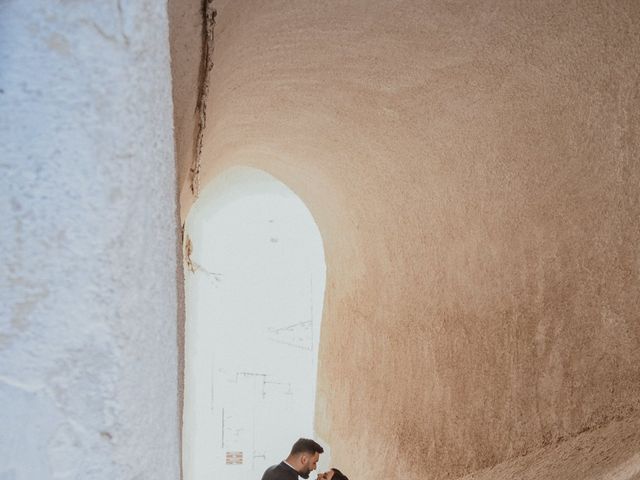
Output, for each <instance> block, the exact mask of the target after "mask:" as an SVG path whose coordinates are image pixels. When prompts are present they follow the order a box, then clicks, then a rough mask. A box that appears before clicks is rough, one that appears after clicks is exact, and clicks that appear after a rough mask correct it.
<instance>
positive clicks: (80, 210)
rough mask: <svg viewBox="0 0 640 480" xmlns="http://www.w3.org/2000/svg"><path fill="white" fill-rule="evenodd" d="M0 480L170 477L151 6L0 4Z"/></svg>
mask: <svg viewBox="0 0 640 480" xmlns="http://www.w3.org/2000/svg"><path fill="white" fill-rule="evenodd" d="M0 199H1V203H0V208H1V218H2V228H0V242H1V245H2V248H1V249H0V271H2V276H1V281H2V285H0V287H1V288H0V292H1V293H0V314H1V315H0V405H1V408H0V432H1V433H0V479H2V480H27V479H29V480H31V479H38V480H47V479H76V478H82V479H85V480H89V479H142V478H153V479H155V480H161V479H177V478H179V434H178V431H179V425H178V406H177V344H176V311H177V300H176V296H177V295H176V220H175V210H176V209H175V201H176V200H175V199H176V195H175V166H174V151H173V132H172V105H171V79H170V70H169V45H168V27H167V15H166V4H165V2H157V1H153V0H135V1H126V2H125V1H118V0H110V1H107V0H93V1H83V2H58V1H51V0H31V1H23V0H4V1H1V2H0Z"/></svg>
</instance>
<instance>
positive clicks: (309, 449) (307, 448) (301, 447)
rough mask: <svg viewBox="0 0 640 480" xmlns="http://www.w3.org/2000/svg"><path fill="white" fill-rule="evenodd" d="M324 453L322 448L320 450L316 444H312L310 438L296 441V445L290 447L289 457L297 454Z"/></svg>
mask: <svg viewBox="0 0 640 480" xmlns="http://www.w3.org/2000/svg"><path fill="white" fill-rule="evenodd" d="M303 452H304V453H316V452H317V453H324V448H322V447H321V446H320V445H319V444H318V443H316V442H314V441H313V440H311V439H310V438H299V439H298V440H296V443H294V444H293V447H291V453H290V454H289V455H295V454H297V453H303Z"/></svg>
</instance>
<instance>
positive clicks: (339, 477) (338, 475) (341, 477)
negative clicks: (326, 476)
mask: <svg viewBox="0 0 640 480" xmlns="http://www.w3.org/2000/svg"><path fill="white" fill-rule="evenodd" d="M331 470H333V478H332V479H331V480H349V479H348V478H347V476H346V475H345V474H344V473H342V472H341V471H340V470H338V469H337V468H332V469H331Z"/></svg>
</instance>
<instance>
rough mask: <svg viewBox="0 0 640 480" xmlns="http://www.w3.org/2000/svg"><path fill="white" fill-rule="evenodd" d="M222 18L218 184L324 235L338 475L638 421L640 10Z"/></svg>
mask: <svg viewBox="0 0 640 480" xmlns="http://www.w3.org/2000/svg"><path fill="white" fill-rule="evenodd" d="M216 6H217V9H218V16H217V24H216V31H215V45H216V48H215V53H214V68H213V70H212V77H211V85H212V91H211V96H210V101H209V112H208V118H209V123H208V128H207V131H206V132H205V143H204V150H203V160H202V161H203V165H202V171H201V176H202V178H201V184H202V185H204V184H205V183H206V182H207V181H208V179H210V178H212V177H213V176H215V175H216V174H217V173H218V172H220V171H221V170H222V169H224V168H226V167H228V166H231V165H238V164H241V165H250V166H254V167H257V168H262V169H264V170H266V171H268V172H269V173H271V174H272V175H274V176H276V177H278V178H279V179H281V180H282V181H283V182H285V183H286V184H287V185H288V186H290V187H291V188H292V189H293V190H294V191H296V193H298V194H299V195H300V196H301V197H302V198H303V199H304V200H305V201H306V202H307V205H308V206H309V208H310V210H311V211H312V213H313V214H314V216H315V218H316V221H317V222H318V224H319V226H320V230H321V232H322V234H323V237H324V242H325V251H326V258H327V290H326V304H325V310H324V311H325V317H324V320H323V332H322V343H321V352H320V371H319V382H320V384H319V397H318V410H317V418H316V422H317V426H318V429H319V431H320V433H321V434H322V436H323V437H324V438H327V439H328V440H329V442H330V444H331V448H332V456H333V458H334V461H335V463H336V465H338V466H339V467H340V468H343V467H344V470H345V471H346V472H347V473H348V474H349V475H353V476H354V477H355V478H364V477H366V476H373V475H375V476H381V477H389V478H416V479H417V478H421V479H422V478H427V479H437V478H445V477H447V478H451V477H456V476H462V475H465V474H468V473H470V472H473V471H477V470H480V469H483V468H486V467H490V466H492V465H496V464H500V463H502V462H506V461H508V460H509V459H514V458H516V457H519V456H522V455H526V454H528V453H532V452H543V453H541V454H540V455H542V456H544V455H547V453H548V454H549V455H551V454H552V452H551V453H549V452H550V450H544V449H545V448H547V449H548V448H551V446H554V445H560V443H558V442H561V443H562V441H569V440H573V439H577V438H579V436H580V435H586V434H587V433H589V432H592V431H596V430H598V429H601V428H602V429H603V430H602V431H603V432H604V433H603V434H602V435H600V437H598V436H597V435H595V436H594V437H592V438H594V440H593V441H594V442H595V441H598V442H601V444H602V445H604V444H606V442H608V441H609V440H611V439H610V438H609V437H607V435H613V436H615V435H616V432H617V430H616V429H611V428H609V427H608V426H609V425H611V422H612V421H614V420H615V421H618V422H623V423H624V422H625V421H627V420H628V421H629V422H632V421H635V420H633V418H634V417H635V416H636V415H637V413H638V407H639V406H640V403H639V402H640V321H639V318H638V316H639V313H638V312H640V278H639V277H640V253H639V251H638V243H639V241H640V189H639V187H638V185H640V161H639V160H638V159H639V155H640V128H639V125H640V80H639V79H640V64H639V63H638V61H637V59H638V58H640V3H638V2H636V1H617V2H596V1H585V2H555V1H554V2H547V1H532V2H515V1H514V2H511V1H509V2H505V1H490V0H487V1H481V2H472V1H457V2H450V1H427V2H425V1H418V0H415V1H411V0H408V1H402V2H372V1H370V0H360V1H350V2H338V1H315V2H282V1H270V2H264V1H257V0H256V1H242V2H226V1H219V2H216ZM187 168H188V164H186V163H183V164H182V165H181V169H182V170H183V171H186V169H187ZM183 199H184V195H183ZM188 206H189V205H188V202H183V204H182V208H183V211H186V210H188ZM607 428H608V430H607ZM607 432H608V433H607ZM631 435H638V434H637V433H632V434H631ZM598 438H600V440H597V439H598ZM634 438H635V440H633V441H631V440H629V442H627V444H628V445H636V444H637V443H634V442H635V441H636V440H637V437H634ZM602 442H603V443H602ZM541 449H542V450H541ZM545 451H546V452H547V453H544V452H545ZM627 453H628V454H629V452H627ZM586 457H588V456H585V457H581V458H580V459H576V458H575V457H574V458H573V459H571V458H565V460H566V462H574V464H576V465H577V463H580V462H582V463H581V467H580V468H579V469H577V470H572V469H571V468H567V469H566V470H555V471H552V469H551V466H550V463H546V464H544V462H543V463H539V462H538V463H536V465H537V467H535V468H538V467H539V468H541V469H542V470H540V471H541V472H542V473H541V474H540V475H539V477H538V478H565V479H566V478H576V479H577V478H584V477H581V476H580V472H583V471H585V469H586V470H587V471H589V470H593V471H596V470H595V469H596V466H595V465H591V467H593V468H591V467H590V466H589V464H588V463H586V464H585V463H584V462H589V461H594V462H596V461H597V459H596V458H595V457H594V458H593V459H591V458H586ZM530 458H533V457H530ZM534 460H535V459H534ZM627 460H628V459H626V460H624V461H627ZM621 461H622V460H621ZM543 464H544V465H547V467H544V465H543ZM523 465H524V464H523ZM541 465H542V466H541ZM523 468H528V469H529V471H530V472H531V471H533V470H531V469H532V468H534V466H532V465H529V466H526V465H525V466H524V467H523ZM545 468H547V470H545ZM506 471H507V470H505V472H506ZM561 471H564V472H565V473H566V472H567V471H574V472H578V473H575V475H574V476H563V474H561V473H558V472H561ZM545 472H546V473H545ZM554 472H555V473H554ZM504 475H505V476H503V477H498V476H496V477H494V478H513V477H509V475H508V474H506V473H505V474H504ZM487 478H491V477H487ZM527 478H529V477H527ZM530 478H534V477H530ZM621 478H622V477H621Z"/></svg>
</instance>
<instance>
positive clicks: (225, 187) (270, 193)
mask: <svg viewBox="0 0 640 480" xmlns="http://www.w3.org/2000/svg"><path fill="white" fill-rule="evenodd" d="M185 245H186V258H185V260H186V267H185V290H186V313H187V319H186V325H185V397H184V426H183V470H184V475H185V479H186V480H201V479H211V478H224V479H225V480H255V479H256V478H260V475H261V474H262V472H263V471H264V469H265V468H266V467H267V466H269V465H271V464H274V463H277V462H279V461H280V460H282V458H284V456H285V455H286V453H287V452H288V449H289V448H290V446H291V444H292V442H293V441H294V440H295V439H297V438H298V437H300V436H308V437H312V436H314V432H313V415H314V400H315V389H316V372H317V352H318V344H319V336H320V322H321V319H322V305H323V299H324V287H325V274H326V272H325V270H326V268H325V262H324V250H323V246H322V239H321V236H320V232H319V230H318V227H317V225H316V223H315V221H314V220H313V217H312V216H311V213H310V212H309V210H308V209H307V207H306V206H305V205H304V203H303V202H302V201H301V200H300V198H299V197H297V195H295V193H293V192H292V191H291V190H290V189H289V188H288V187H286V186H285V185H284V184H283V183H281V182H280V181H278V180H276V179H275V178H273V177H272V176H270V175H268V174H267V173H265V172H263V171H260V170H256V169H253V168H247V167H234V168H231V169H229V170H226V171H225V172H223V173H222V174H220V175H219V176H218V177H217V178H216V179H215V180H214V181H213V182H212V183H211V184H210V185H208V186H207V188H205V189H204V190H203V192H202V193H201V195H200V197H199V199H198V201H197V202H196V203H195V204H194V206H193V208H192V209H191V211H190V213H189V216H188V218H187V222H186V225H185Z"/></svg>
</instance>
